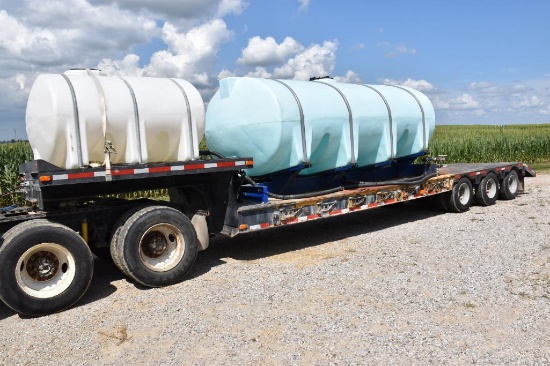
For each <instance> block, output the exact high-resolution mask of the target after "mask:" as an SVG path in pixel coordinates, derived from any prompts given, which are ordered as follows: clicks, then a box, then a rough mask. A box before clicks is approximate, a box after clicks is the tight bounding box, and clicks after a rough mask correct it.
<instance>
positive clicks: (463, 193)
mask: <svg viewBox="0 0 550 366" xmlns="http://www.w3.org/2000/svg"><path fill="white" fill-rule="evenodd" d="M458 201H459V202H460V203H461V204H462V205H466V204H468V202H469V201H470V187H469V186H468V185H467V184H466V183H462V184H461V185H460V187H458Z"/></svg>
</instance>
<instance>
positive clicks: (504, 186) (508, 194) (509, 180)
mask: <svg viewBox="0 0 550 366" xmlns="http://www.w3.org/2000/svg"><path fill="white" fill-rule="evenodd" d="M518 191H519V178H518V173H517V172H516V171H515V170H510V172H509V173H508V174H506V175H505V176H504V178H503V179H502V181H501V182H500V192H499V198H500V199H501V200H513V199H514V198H516V196H517V195H518Z"/></svg>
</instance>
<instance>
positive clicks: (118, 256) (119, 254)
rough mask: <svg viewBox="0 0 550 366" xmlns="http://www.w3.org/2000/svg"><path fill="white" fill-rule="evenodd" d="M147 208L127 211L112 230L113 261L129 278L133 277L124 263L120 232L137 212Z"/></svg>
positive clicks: (142, 207) (111, 247)
mask: <svg viewBox="0 0 550 366" xmlns="http://www.w3.org/2000/svg"><path fill="white" fill-rule="evenodd" d="M145 207H147V206H139V207H134V208H131V209H130V210H128V211H126V212H125V213H124V214H122V216H120V218H119V219H118V220H117V221H116V223H115V225H114V226H113V229H112V235H111V245H110V252H111V258H112V259H113V262H114V264H115V265H116V266H117V268H118V269H119V270H120V271H121V272H122V273H124V274H125V275H126V276H128V277H131V276H130V273H129V270H128V267H127V266H126V262H125V261H124V251H123V248H124V245H123V244H124V243H123V242H122V241H119V240H118V238H119V237H120V232H121V231H122V227H123V226H124V224H125V223H126V221H128V219H129V218H130V217H131V216H132V215H134V214H135V213H136V212H137V211H139V210H141V209H144V208H145Z"/></svg>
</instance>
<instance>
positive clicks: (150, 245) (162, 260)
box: [139, 224, 185, 272]
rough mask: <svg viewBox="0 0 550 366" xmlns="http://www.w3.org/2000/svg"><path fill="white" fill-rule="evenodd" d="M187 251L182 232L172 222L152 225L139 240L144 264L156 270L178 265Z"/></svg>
mask: <svg viewBox="0 0 550 366" xmlns="http://www.w3.org/2000/svg"><path fill="white" fill-rule="evenodd" d="M184 253H185V239H184V238H183V234H182V232H181V231H180V230H179V229H178V228H177V227H175V226H174V225H170V224H157V225H154V226H151V227H150V228H149V229H147V231H146V232H145V233H144V234H143V235H142V237H141V239H140V241H139V256H140V258H141V261H142V262H143V264H144V265H145V266H146V267H147V268H148V269H150V270H151V271H155V272H165V271H169V270H171V269H172V268H174V267H176V266H177V264H178V263H179V262H180V261H181V259H182V258H183V255H184Z"/></svg>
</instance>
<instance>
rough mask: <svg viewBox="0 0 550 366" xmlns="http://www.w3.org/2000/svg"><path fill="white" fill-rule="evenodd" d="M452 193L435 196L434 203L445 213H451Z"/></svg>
mask: <svg viewBox="0 0 550 366" xmlns="http://www.w3.org/2000/svg"><path fill="white" fill-rule="evenodd" d="M451 194H452V192H444V193H439V194H437V195H435V196H433V202H434V204H435V207H436V208H437V209H438V210H440V211H443V212H449V203H448V202H449V200H450V199H451Z"/></svg>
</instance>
